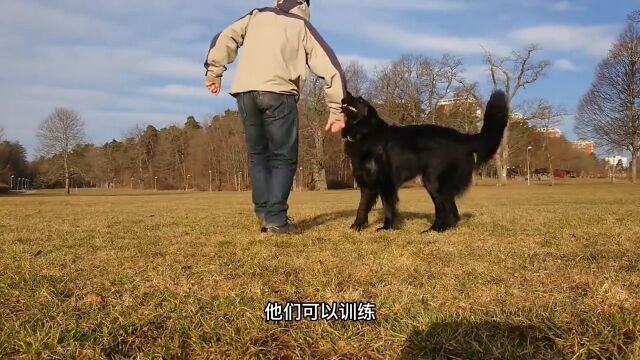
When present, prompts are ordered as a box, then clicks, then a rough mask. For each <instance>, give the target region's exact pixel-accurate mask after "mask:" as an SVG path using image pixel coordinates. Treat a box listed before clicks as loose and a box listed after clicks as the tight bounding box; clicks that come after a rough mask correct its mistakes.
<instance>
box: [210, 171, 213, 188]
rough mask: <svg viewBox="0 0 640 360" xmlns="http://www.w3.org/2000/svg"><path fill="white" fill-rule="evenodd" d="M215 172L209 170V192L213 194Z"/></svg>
mask: <svg viewBox="0 0 640 360" xmlns="http://www.w3.org/2000/svg"><path fill="white" fill-rule="evenodd" d="M212 174H213V172H212V171H211V170H209V192H213V187H212V186H211V175H212Z"/></svg>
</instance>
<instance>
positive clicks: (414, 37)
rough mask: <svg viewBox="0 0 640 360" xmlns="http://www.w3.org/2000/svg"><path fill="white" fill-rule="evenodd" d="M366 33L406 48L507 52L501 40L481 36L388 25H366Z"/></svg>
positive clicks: (461, 51) (466, 51) (460, 52)
mask: <svg viewBox="0 0 640 360" xmlns="http://www.w3.org/2000/svg"><path fill="white" fill-rule="evenodd" d="M365 31H366V34H367V35H368V36H369V37H370V38H372V39H376V40H378V41H382V42H386V43H387V44H389V45H392V46H395V47H397V48H402V49H406V50H417V51H424V50H431V51H437V52H451V53H458V54H473V53H482V52H483V47H484V48H486V49H487V50H490V51H492V52H495V53H498V54H504V53H507V52H509V47H508V46H505V45H504V44H503V43H502V42H500V41H498V40H496V39H492V38H483V37H460V36H444V35H432V34H424V33H414V32H409V31H406V30H403V29H400V28H398V27H394V26H390V25H373V24H371V25H367V26H366V27H365Z"/></svg>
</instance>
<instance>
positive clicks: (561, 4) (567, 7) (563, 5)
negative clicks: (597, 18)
mask: <svg viewBox="0 0 640 360" xmlns="http://www.w3.org/2000/svg"><path fill="white" fill-rule="evenodd" d="M583 9H584V7H582V6H578V5H575V4H573V3H571V2H570V1H566V0H563V1H556V2H554V3H553V4H551V10H553V11H559V12H565V11H577V10H583Z"/></svg>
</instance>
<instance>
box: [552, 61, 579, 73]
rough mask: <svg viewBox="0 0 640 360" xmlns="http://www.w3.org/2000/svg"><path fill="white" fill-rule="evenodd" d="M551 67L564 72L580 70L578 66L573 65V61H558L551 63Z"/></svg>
mask: <svg viewBox="0 0 640 360" xmlns="http://www.w3.org/2000/svg"><path fill="white" fill-rule="evenodd" d="M553 65H554V66H555V67H557V68H558V69H560V70H566V71H580V70H581V68H580V67H579V66H578V65H576V64H574V63H573V61H571V60H568V59H558V60H556V61H555V62H554V63H553Z"/></svg>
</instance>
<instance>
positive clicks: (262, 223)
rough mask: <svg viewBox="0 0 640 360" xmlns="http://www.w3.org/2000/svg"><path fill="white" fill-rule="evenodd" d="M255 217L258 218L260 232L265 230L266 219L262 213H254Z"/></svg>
mask: <svg viewBox="0 0 640 360" xmlns="http://www.w3.org/2000/svg"><path fill="white" fill-rule="evenodd" d="M256 218H258V222H259V223H260V232H261V233H266V232H267V220H266V219H265V217H264V214H256Z"/></svg>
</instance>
